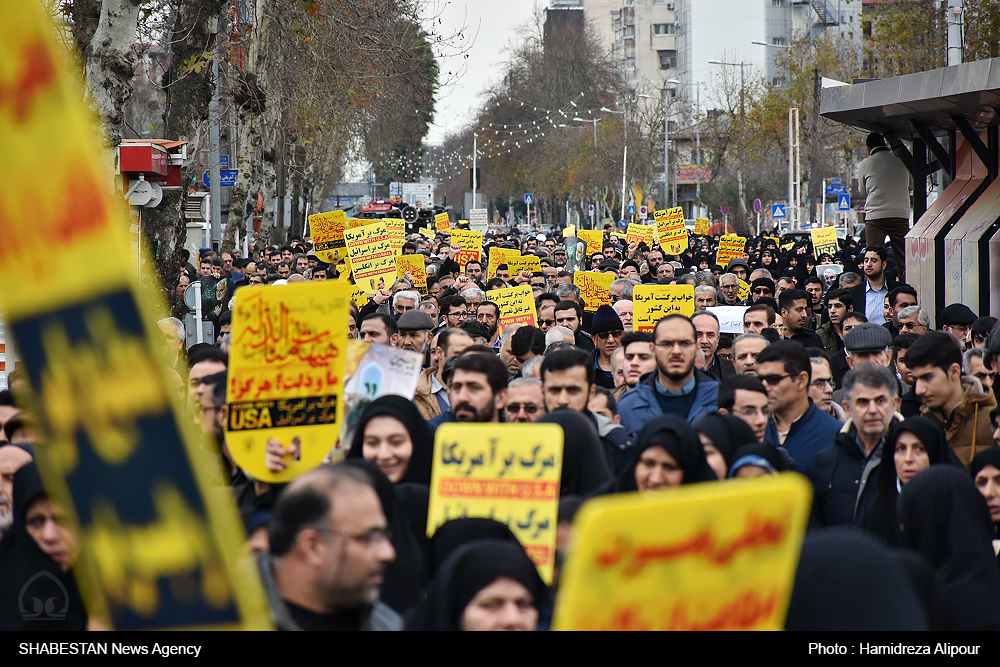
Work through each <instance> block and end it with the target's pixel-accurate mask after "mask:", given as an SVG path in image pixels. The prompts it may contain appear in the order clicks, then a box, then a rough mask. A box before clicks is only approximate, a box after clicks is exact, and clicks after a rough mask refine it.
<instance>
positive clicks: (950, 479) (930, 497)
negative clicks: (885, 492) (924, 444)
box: [899, 465, 1000, 630]
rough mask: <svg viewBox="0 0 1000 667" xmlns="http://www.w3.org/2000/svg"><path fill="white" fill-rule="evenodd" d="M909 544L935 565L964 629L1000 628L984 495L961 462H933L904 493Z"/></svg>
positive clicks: (999, 578) (998, 576)
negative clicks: (957, 463)
mask: <svg viewBox="0 0 1000 667" xmlns="http://www.w3.org/2000/svg"><path fill="white" fill-rule="evenodd" d="M899 518H900V521H901V522H902V524H903V542H904V544H905V546H907V547H909V548H910V549H913V550H914V551H916V552H917V553H919V554H920V555H922V556H923V557H924V558H926V559H927V561H928V562H929V563H930V564H931V566H932V567H933V568H934V574H935V578H936V579H937V581H938V583H939V584H940V585H941V589H942V591H943V592H944V595H945V596H946V597H947V599H948V602H949V604H950V605H951V608H952V611H953V612H954V614H955V627H957V628H959V629H961V630H1000V570H998V569H997V561H996V557H995V555H994V553H993V544H992V539H991V538H992V533H993V522H992V521H991V520H990V512H989V509H988V508H987V506H986V501H985V500H983V496H982V495H981V494H980V493H979V491H977V490H976V486H975V484H973V483H972V480H970V479H969V476H968V473H966V472H964V471H962V470H961V469H960V468H958V467H957V466H949V465H936V466H931V467H930V468H928V469H927V470H925V471H923V472H922V473H920V474H919V475H917V476H915V477H914V478H913V479H911V480H910V481H909V482H907V484H906V486H904V487H903V491H902V493H900V496H899Z"/></svg>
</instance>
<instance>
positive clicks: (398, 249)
mask: <svg viewBox="0 0 1000 667" xmlns="http://www.w3.org/2000/svg"><path fill="white" fill-rule="evenodd" d="M382 222H383V223H385V230H386V231H387V232H389V243H390V244H391V245H392V252H393V254H395V255H399V254H400V253H402V252H403V244H404V243H406V220H403V219H402V218H382Z"/></svg>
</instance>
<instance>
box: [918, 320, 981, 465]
mask: <svg viewBox="0 0 1000 667" xmlns="http://www.w3.org/2000/svg"><path fill="white" fill-rule="evenodd" d="M906 366H907V368H909V369H910V372H911V373H912V374H913V382H914V384H913V391H914V392H915V393H916V394H917V396H920V397H921V398H923V406H922V407H921V408H920V413H921V414H922V415H924V416H925V417H929V418H930V419H932V420H934V421H936V422H937V423H938V424H940V425H941V426H942V427H943V428H944V430H945V433H946V434H947V436H948V445H949V446H950V447H951V449H952V451H954V452H955V454H956V455H957V456H958V458H959V459H961V461H962V463H963V464H965V467H966V468H968V467H969V461H971V460H972V458H973V457H974V456H975V455H976V452H980V451H982V450H983V449H986V448H988V447H993V446H994V444H993V433H992V429H991V428H990V426H991V425H990V411H991V410H993V408H995V407H996V404H997V403H996V399H995V398H994V397H993V393H992V392H988V391H984V390H983V386H982V385H981V384H980V383H979V380H978V379H977V378H974V377H971V376H963V375H962V351H961V350H960V349H959V347H958V342H957V341H956V340H955V338H954V337H953V336H951V335H950V334H947V333H944V332H943V331H928V332H927V333H926V334H924V335H923V336H921V337H920V340H918V341H916V342H915V343H913V345H911V346H910V348H909V350H907V352H906Z"/></svg>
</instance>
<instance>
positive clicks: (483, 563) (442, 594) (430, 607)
mask: <svg viewBox="0 0 1000 667" xmlns="http://www.w3.org/2000/svg"><path fill="white" fill-rule="evenodd" d="M500 577H510V578H511V579H514V580H515V581H517V582H519V583H520V584H521V585H522V586H524V587H525V588H527V589H528V591H529V592H530V593H531V596H532V598H533V600H534V604H535V608H536V609H538V611H539V618H540V619H541V618H542V617H543V615H544V610H545V609H546V608H547V607H548V606H549V604H550V594H549V589H548V587H547V586H546V585H545V582H544V581H542V578H541V577H540V576H539V575H538V570H536V569H535V565H534V563H532V562H531V559H530V558H528V555H527V554H525V553H524V549H522V548H521V545H520V544H517V543H516V542H514V543H511V542H506V541H502V540H478V541H476V542H472V543H470V544H466V545H464V546H462V547H460V548H459V549H457V550H456V551H454V552H453V553H452V554H451V555H450V556H448V558H447V559H446V560H445V562H444V563H442V564H441V568H440V569H439V570H438V571H437V572H436V573H435V575H434V578H433V579H432V580H431V583H430V585H429V586H428V588H427V596H426V597H425V598H424V599H423V600H421V601H420V603H419V604H418V605H417V606H416V608H414V610H413V614H412V615H411V616H410V618H409V619H408V621H407V623H406V629H407V630H417V631H428V630H461V629H462V628H461V624H462V614H463V613H464V612H465V608H466V607H467V606H468V605H469V603H470V602H472V600H473V598H475V597H476V595H477V594H478V593H479V591H481V590H483V589H484V588H486V587H487V586H489V585H490V584H492V583H493V582H494V581H496V580H497V579H499V578H500Z"/></svg>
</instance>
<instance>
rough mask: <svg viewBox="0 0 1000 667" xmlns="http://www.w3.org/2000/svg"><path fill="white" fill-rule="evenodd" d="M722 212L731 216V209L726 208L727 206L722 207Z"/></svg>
mask: <svg viewBox="0 0 1000 667" xmlns="http://www.w3.org/2000/svg"><path fill="white" fill-rule="evenodd" d="M720 210H721V211H722V215H729V207H728V206H726V205H725V204H723V205H722V207H721V208H720Z"/></svg>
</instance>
